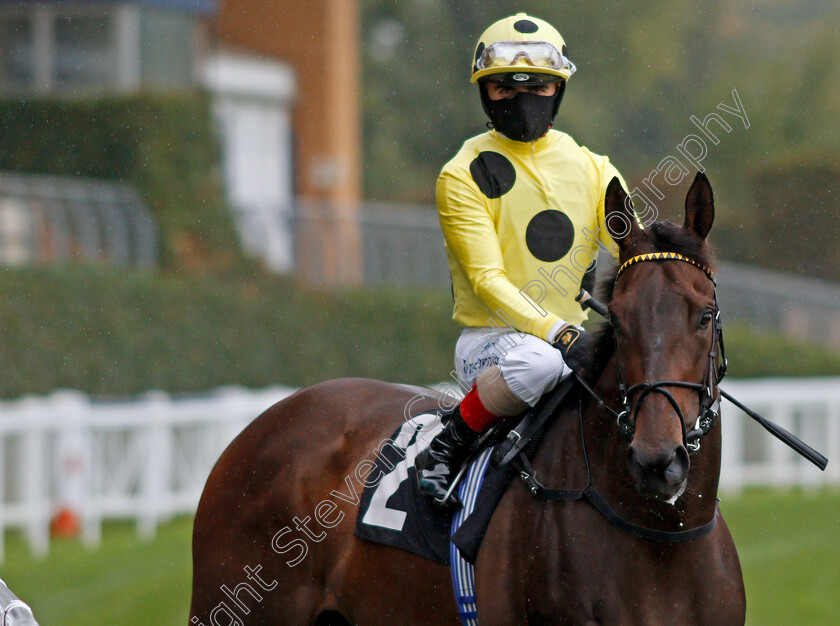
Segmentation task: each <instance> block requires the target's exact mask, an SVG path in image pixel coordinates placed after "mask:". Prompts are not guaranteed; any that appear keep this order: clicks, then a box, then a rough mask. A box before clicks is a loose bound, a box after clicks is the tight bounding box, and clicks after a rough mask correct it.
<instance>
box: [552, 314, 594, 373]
mask: <svg viewBox="0 0 840 626" xmlns="http://www.w3.org/2000/svg"><path fill="white" fill-rule="evenodd" d="M595 344H596V338H595V335H593V334H592V333H588V332H586V331H585V330H583V329H582V328H580V327H579V326H575V325H574V324H565V325H564V326H561V327H560V329H559V330H557V332H556V333H555V334H554V337H553V339H552V340H551V345H552V346H554V347H555V348H557V349H558V350H560V354H562V355H563V361H565V363H566V365H568V366H569V367H570V368H572V371H574V372H575V373H576V374H577V375H578V376H581V377H585V376H586V365H587V364H588V363H589V361H590V360H591V358H592V355H593V353H594V352H595Z"/></svg>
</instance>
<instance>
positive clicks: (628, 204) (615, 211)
mask: <svg viewBox="0 0 840 626" xmlns="http://www.w3.org/2000/svg"><path fill="white" fill-rule="evenodd" d="M604 223H605V224H606V226H607V232H608V233H609V234H610V237H612V238H613V241H615V242H616V243H617V244H618V247H619V249H620V250H621V251H622V252H624V253H627V252H628V251H629V250H630V249H631V248H632V247H633V246H635V245H636V244H637V243H638V242H639V238H640V236H643V234H642V229H641V228H640V227H639V223H638V222H637V220H636V213H635V211H633V201H632V199H631V198H630V196H628V195H627V192H626V191H624V187H622V186H621V182H620V181H619V180H618V177H613V179H612V180H611V181H610V184H609V185H607V193H606V196H605V197H604Z"/></svg>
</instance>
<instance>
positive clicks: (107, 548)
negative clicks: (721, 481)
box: [0, 490, 840, 626]
mask: <svg viewBox="0 0 840 626" xmlns="http://www.w3.org/2000/svg"><path fill="white" fill-rule="evenodd" d="M721 508H722V509H723V512H724V514H725V516H726V519H727V522H728V523H729V525H730V528H731V529H732V533H733V535H734V536H735V542H736V544H737V545H738V552H739V554H740V557H741V564H742V566H743V570H744V579H745V582H746V588H747V623H748V624H751V625H761V626H765V625H767V624H774V625H776V624H780V625H784V624H797V625H799V624H808V625H815V626H817V625H822V624H836V623H837V615H838V614H840V594H838V589H840V532H838V531H840V491H838V490H821V491H816V492H805V491H784V492H778V491H772V490H750V491H747V492H746V493H744V494H743V495H738V496H734V495H733V496H724V498H723V501H722V503H721ZM191 525H192V520H191V519H190V518H179V519H176V520H174V521H172V522H170V523H168V524H166V525H164V526H163V527H162V528H161V529H160V532H159V533H158V535H157V538H156V539H155V540H154V541H153V542H143V541H141V540H139V539H138V538H137V535H136V532H135V528H134V526H133V525H132V524H128V523H124V522H120V523H109V524H106V526H105V528H104V530H103V542H102V547H101V548H99V549H98V550H93V551H88V550H85V549H84V548H82V547H81V546H80V545H79V544H78V543H77V542H75V541H56V542H53V544H52V546H51V550H50V554H49V556H48V557H47V558H46V559H44V560H36V559H33V558H32V557H31V556H30V554H29V552H28V548H27V547H26V545H25V544H24V542H23V541H22V539H21V538H20V537H19V536H17V535H11V536H9V537H8V541H7V556H6V562H5V564H4V565H3V566H2V567H0V577H2V578H3V579H4V580H5V581H6V582H7V583H8V584H9V586H10V587H11V589H12V590H13V591H14V592H15V593H17V594H18V595H19V596H20V597H21V598H23V599H24V600H25V601H27V602H28V603H29V604H30V605H31V606H32V607H33V610H34V612H35V616H36V618H37V619H38V620H39V621H40V623H41V624H42V626H47V625H49V626H73V625H83V624H84V625H86V626H89V625H91V624H119V625H124V626H132V625H134V624H137V625H140V624H142V625H144V626H146V625H157V624H161V625H168V624H181V625H186V624H188V611H189V585H190V534H191Z"/></svg>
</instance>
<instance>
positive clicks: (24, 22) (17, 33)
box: [0, 15, 35, 88]
mask: <svg viewBox="0 0 840 626" xmlns="http://www.w3.org/2000/svg"><path fill="white" fill-rule="evenodd" d="M33 31H34V29H33V24H32V19H31V18H29V17H26V16H19V15H0V82H2V84H4V85H9V86H12V87H18V88H21V87H26V86H28V85H31V84H33V82H34V81H35V68H34V66H35V46H34V45H33V38H34V37H33Z"/></svg>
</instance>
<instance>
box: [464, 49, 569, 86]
mask: <svg viewBox="0 0 840 626" xmlns="http://www.w3.org/2000/svg"><path fill="white" fill-rule="evenodd" d="M475 68H476V72H475V76H474V79H477V78H480V77H482V76H486V75H488V74H491V73H496V72H500V71H514V70H521V71H523V72H529V71H530V72H543V73H546V74H553V75H555V76H560V77H561V78H564V79H568V78H569V77H570V76H571V75H572V74H574V73H575V72H576V71H577V68H576V67H575V64H574V63H572V62H571V61H570V60H569V59H567V58H566V57H565V56H563V55H562V54H561V53H560V51H559V50H557V48H555V47H554V46H553V45H551V44H550V43H547V42H545V41H498V42H496V43H493V44H490V45H489V46H487V47H486V48H485V49H484V50H483V51H482V53H481V55H480V56H479V57H478V60H477V61H476V62H475ZM546 70H549V71H546Z"/></svg>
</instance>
